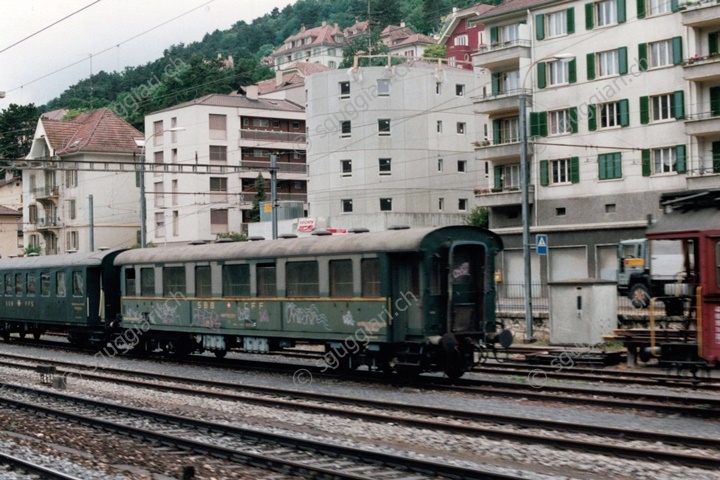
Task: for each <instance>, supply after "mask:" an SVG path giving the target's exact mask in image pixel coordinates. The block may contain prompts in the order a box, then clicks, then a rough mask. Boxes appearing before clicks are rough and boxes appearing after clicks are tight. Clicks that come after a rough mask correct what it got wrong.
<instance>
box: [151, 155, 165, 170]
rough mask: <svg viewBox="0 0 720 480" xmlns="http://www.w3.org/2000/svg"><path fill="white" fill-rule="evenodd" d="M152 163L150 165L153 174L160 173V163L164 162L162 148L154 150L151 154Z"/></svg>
mask: <svg viewBox="0 0 720 480" xmlns="http://www.w3.org/2000/svg"><path fill="white" fill-rule="evenodd" d="M153 163H154V165H151V166H150V167H151V168H152V169H153V170H155V176H158V175H162V167H161V165H162V164H163V163H165V156H164V155H163V151H162V150H160V151H159V152H155V154H154V155H153Z"/></svg>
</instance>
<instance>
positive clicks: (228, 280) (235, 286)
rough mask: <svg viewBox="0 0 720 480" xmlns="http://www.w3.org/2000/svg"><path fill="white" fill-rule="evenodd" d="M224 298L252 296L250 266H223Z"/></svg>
mask: <svg viewBox="0 0 720 480" xmlns="http://www.w3.org/2000/svg"><path fill="white" fill-rule="evenodd" d="M222 287H223V297H249V296H250V265H223V268H222Z"/></svg>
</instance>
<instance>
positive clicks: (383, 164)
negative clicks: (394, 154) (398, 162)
mask: <svg viewBox="0 0 720 480" xmlns="http://www.w3.org/2000/svg"><path fill="white" fill-rule="evenodd" d="M378 167H379V169H380V175H390V174H391V173H392V164H391V159H390V158H380V159H378Z"/></svg>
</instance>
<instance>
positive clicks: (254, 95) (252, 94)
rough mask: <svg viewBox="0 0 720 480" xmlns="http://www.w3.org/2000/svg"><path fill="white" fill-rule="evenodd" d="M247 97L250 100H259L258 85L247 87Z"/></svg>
mask: <svg viewBox="0 0 720 480" xmlns="http://www.w3.org/2000/svg"><path fill="white" fill-rule="evenodd" d="M245 97H246V98H247V99H248V100H257V99H258V86H257V85H248V86H247V87H245Z"/></svg>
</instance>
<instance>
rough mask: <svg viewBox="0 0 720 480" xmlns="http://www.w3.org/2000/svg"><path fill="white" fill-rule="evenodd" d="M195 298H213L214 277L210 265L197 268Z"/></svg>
mask: <svg viewBox="0 0 720 480" xmlns="http://www.w3.org/2000/svg"><path fill="white" fill-rule="evenodd" d="M195 296H196V297H202V298H208V297H212V276H211V272H210V265H202V266H199V267H195Z"/></svg>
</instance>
